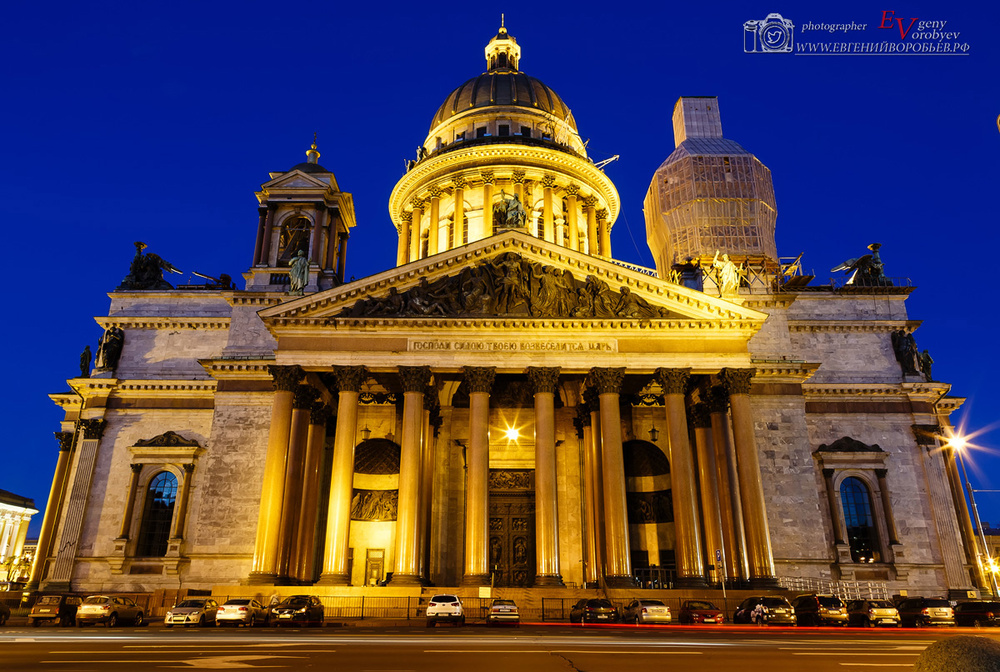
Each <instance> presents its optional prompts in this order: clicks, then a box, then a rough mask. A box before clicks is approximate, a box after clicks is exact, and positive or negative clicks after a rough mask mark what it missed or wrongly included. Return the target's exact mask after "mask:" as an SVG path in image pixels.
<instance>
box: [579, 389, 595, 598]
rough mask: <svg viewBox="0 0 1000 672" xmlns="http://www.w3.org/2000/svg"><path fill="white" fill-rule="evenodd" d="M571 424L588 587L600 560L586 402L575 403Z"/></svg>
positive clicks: (586, 584)
mask: <svg viewBox="0 0 1000 672" xmlns="http://www.w3.org/2000/svg"><path fill="white" fill-rule="evenodd" d="M573 424H574V425H576V430H577V436H578V437H579V439H580V442H581V449H582V450H581V452H582V453H583V550H584V564H583V584H584V587H590V586H596V585H597V580H598V578H599V576H600V573H599V572H600V563H601V560H600V556H599V555H598V552H597V524H596V520H595V516H594V506H595V503H594V501H595V500H594V456H593V455H592V454H591V453H592V451H591V447H590V446H591V443H593V440H594V434H593V428H592V427H591V424H590V411H589V410H588V409H587V406H586V404H584V403H580V404H578V405H577V407H576V418H575V419H574V421H573Z"/></svg>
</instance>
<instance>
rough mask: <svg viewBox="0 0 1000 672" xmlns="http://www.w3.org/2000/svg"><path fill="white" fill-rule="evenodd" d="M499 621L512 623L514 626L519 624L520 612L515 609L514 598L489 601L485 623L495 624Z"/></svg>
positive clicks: (488, 624)
mask: <svg viewBox="0 0 1000 672" xmlns="http://www.w3.org/2000/svg"><path fill="white" fill-rule="evenodd" d="M499 623H512V624H513V625H515V626H519V625H521V613H520V612H519V611H518V610H517V605H516V604H515V603H514V600H493V601H492V602H490V610H489V612H488V613H487V614H486V625H487V626H490V625H497V624H499Z"/></svg>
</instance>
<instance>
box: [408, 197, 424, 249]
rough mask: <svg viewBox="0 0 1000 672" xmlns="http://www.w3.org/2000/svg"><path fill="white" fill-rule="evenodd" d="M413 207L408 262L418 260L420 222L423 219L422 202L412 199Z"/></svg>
mask: <svg viewBox="0 0 1000 672" xmlns="http://www.w3.org/2000/svg"><path fill="white" fill-rule="evenodd" d="M410 204H411V205H412V206H413V215H412V217H413V220H412V222H411V223H410V261H416V260H417V259H419V258H420V252H421V250H420V220H422V219H423V218H424V200H423V199H422V198H414V199H413V200H412V201H410Z"/></svg>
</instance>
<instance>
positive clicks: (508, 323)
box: [266, 317, 760, 338]
mask: <svg viewBox="0 0 1000 672" xmlns="http://www.w3.org/2000/svg"><path fill="white" fill-rule="evenodd" d="M266 321H267V323H268V324H269V325H270V326H272V327H274V328H276V329H282V330H283V331H284V330H289V329H294V328H295V327H306V328H316V327H321V328H324V329H333V330H341V329H358V330H360V331H371V330H373V329H375V328H379V327H382V328H384V327H395V328H396V329H397V330H399V329H400V328H403V327H405V328H407V329H406V330H407V331H410V330H411V329H433V330H435V331H442V330H465V331H468V330H469V329H480V330H490V329H493V330H495V329H505V330H509V329H528V330H531V331H532V332H534V331H539V330H543V329H551V330H553V331H558V332H560V333H562V334H565V333H566V330H572V331H602V330H604V331H607V330H617V331H630V332H642V331H647V332H648V331H676V332H680V333H679V334H678V335H680V336H683V337H687V336H688V335H689V334H690V332H692V331H699V332H706V331H707V332H718V333H720V334H722V333H725V334H739V335H741V336H744V337H746V338H749V337H750V336H752V335H753V334H755V333H757V331H759V329H760V323H759V322H757V321H756V320H671V319H651V320H602V319H593V320H584V319H572V318H567V319H532V318H508V317H503V318H465V317H463V318H412V317H406V318H385V317H348V318H342V317H280V318H268V319H267V320H266ZM310 333H312V334H315V332H310ZM384 333H385V332H384V330H383V334H384ZM286 335H288V334H286Z"/></svg>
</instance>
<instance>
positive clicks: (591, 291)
mask: <svg viewBox="0 0 1000 672" xmlns="http://www.w3.org/2000/svg"><path fill="white" fill-rule="evenodd" d="M667 314H668V311H667V310H666V309H664V308H660V307H657V306H653V305H651V304H650V303H649V302H647V301H646V300H645V299H643V298H642V297H640V296H637V295H636V294H635V293H634V292H632V290H631V289H629V288H628V287H621V288H620V289H619V290H617V291H616V290H613V289H611V288H610V287H609V286H608V284H607V283H606V282H604V281H603V280H601V279H599V278H597V277H596V276H593V275H591V276H587V278H586V280H578V279H577V278H576V277H574V276H573V274H572V273H570V272H568V271H565V270H563V269H560V268H555V267H552V266H544V265H542V264H540V263H537V262H533V261H528V260H526V259H524V258H523V257H522V256H521V255H519V254H517V253H515V252H505V253H503V254H500V255H498V256H497V257H495V258H493V259H490V260H487V261H484V262H482V263H480V264H477V265H475V266H469V267H466V268H463V269H462V270H461V272H459V273H458V274H457V275H451V276H447V277H443V278H438V279H437V280H434V281H433V282H431V281H429V280H428V279H427V278H422V279H421V280H420V283H419V284H418V285H417V286H416V287H412V288H410V289H408V290H406V291H404V292H400V291H399V290H398V289H397V288H395V287H390V288H389V292H388V294H387V295H385V296H383V297H372V298H367V299H361V300H360V301H358V302H357V303H355V304H354V305H353V306H352V307H350V308H347V309H345V310H344V312H343V313H342V314H341V316H342V317H423V316H440V317H461V316H468V317H477V316H490V315H496V316H524V317H539V318H570V317H580V318H630V319H650V318H660V317H666V316H667Z"/></svg>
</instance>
